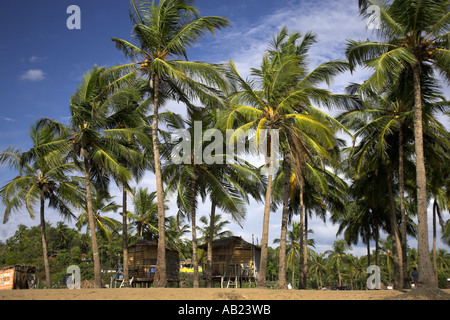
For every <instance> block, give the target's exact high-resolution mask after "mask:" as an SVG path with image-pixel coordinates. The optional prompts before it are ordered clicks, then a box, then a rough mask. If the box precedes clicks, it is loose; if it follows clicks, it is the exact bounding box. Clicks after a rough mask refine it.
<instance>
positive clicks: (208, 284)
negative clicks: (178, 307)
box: [206, 200, 216, 288]
mask: <svg viewBox="0 0 450 320" xmlns="http://www.w3.org/2000/svg"><path fill="white" fill-rule="evenodd" d="M209 219H210V220H209V236H208V253H207V259H206V287H207V288H212V254H213V249H212V243H213V241H214V220H215V219H216V202H215V201H214V200H212V203H211V215H210V217H209Z"/></svg>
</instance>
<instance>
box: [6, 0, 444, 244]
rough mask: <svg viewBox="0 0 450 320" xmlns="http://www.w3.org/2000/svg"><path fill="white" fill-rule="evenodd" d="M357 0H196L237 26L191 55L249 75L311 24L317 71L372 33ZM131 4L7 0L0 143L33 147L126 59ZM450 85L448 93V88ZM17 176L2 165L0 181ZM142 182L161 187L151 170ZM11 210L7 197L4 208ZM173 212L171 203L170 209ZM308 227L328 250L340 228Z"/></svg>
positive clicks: (253, 230) (361, 75)
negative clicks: (38, 126) (122, 48)
mask: <svg viewBox="0 0 450 320" xmlns="http://www.w3.org/2000/svg"><path fill="white" fill-rule="evenodd" d="M356 3H357V1H356V0H341V1H339V0H330V1H325V0H318V1H309V0H286V1H273V0H272V1H269V0H245V1H242V0H240V1H237V0H231V1H216V0H198V1H196V2H195V5H196V6H198V7H199V10H200V12H201V14H202V15H220V16H225V17H227V18H229V19H230V21H231V23H232V27H230V28H227V29H225V30H223V31H220V32H218V33H217V34H216V36H215V37H209V36H208V37H206V38H205V39H203V40H202V41H201V42H200V43H199V45H198V46H196V47H195V48H192V49H191V50H190V51H189V52H188V55H189V58H190V60H201V61H207V62H214V63H219V62H225V61H227V60H228V59H232V60H233V61H234V62H235V63H236V66H237V68H238V70H239V71H240V72H241V74H243V75H248V74H249V70H250V68H251V67H257V66H258V65H259V63H260V60H261V57H262V55H263V53H264V51H265V49H266V48H267V42H268V40H269V39H270V38H271V37H272V36H274V35H275V34H276V33H277V32H278V31H279V30H280V29H281V28H282V27H283V26H285V25H287V26H288V28H289V29H290V30H295V31H300V32H302V33H306V32H307V31H309V30H312V31H314V32H315V33H316V34H317V36H318V43H317V44H316V45H315V46H313V48H312V49H311V51H310V66H311V68H312V67H315V66H317V65H318V64H320V63H321V62H324V61H327V60H330V59H343V58H344V47H345V40H346V39H355V40H356V39H366V38H374V35H372V34H371V33H370V32H369V31H366V30H365V24H366V21H362V20H361V19H360V18H359V17H358V13H357V5H356ZM69 5H78V6H79V7H80V9H81V30H69V29H68V28H67V27H66V20H67V19H68V18H69V16H70V15H69V14H67V13H66V9H67V7H68V6H69ZM128 8H129V1H128V0H90V1H88V0H70V1H67V0H58V1H51V0H40V1H35V0H22V1H20V2H19V1H1V2H0V30H1V31H0V32H1V39H2V41H1V44H0V61H1V62H0V63H1V67H2V68H1V70H2V72H1V73H0V93H1V99H0V150H4V149H5V148H6V147H8V146H16V147H21V148H23V149H24V150H26V149H27V148H28V147H29V146H30V145H29V139H28V131H29V128H30V125H31V124H32V123H34V122H35V121H36V120H38V119H39V118H41V117H50V118H53V119H55V120H58V121H62V122H65V121H67V119H68V117H69V109H68V106H69V99H70V97H71V95H72V94H73V93H74V92H75V90H76V88H77V86H78V84H79V83H80V81H81V79H82V75H83V73H84V72H86V71H88V70H90V69H91V68H92V67H93V66H94V64H97V65H100V66H107V67H109V66H113V65H117V64H121V63H125V62H126V61H127V60H126V59H125V58H124V57H123V55H122V53H121V52H119V51H118V50H116V49H115V47H114V44H113V42H112V41H111V40H110V39H111V38H112V37H116V38H123V39H129V38H130V31H131V28H132V25H131V23H130V20H129V14H128ZM367 74H368V73H367V71H364V70H360V71H358V72H356V73H355V74H353V75H351V74H350V73H345V74H343V75H341V76H339V77H337V78H336V80H335V82H334V83H333V86H332V89H333V91H335V92H341V91H342V90H343V88H344V87H345V86H346V85H347V84H348V83H349V82H359V81H362V80H363V79H365V78H366V77H367ZM445 92H446V95H447V97H449V96H450V94H449V90H448V88H445ZM167 108H168V109H171V110H172V111H179V112H182V111H183V108H182V106H178V105H175V104H172V105H170V104H169V105H168V106H167ZM447 123H448V122H447ZM14 175H15V173H14V172H11V171H10V170H9V169H8V168H6V167H5V166H0V184H2V185H3V184H4V183H6V182H7V181H8V180H9V179H11V178H13V177H14ZM141 185H142V186H148V187H150V188H151V189H153V190H154V189H155V183H154V179H153V177H152V175H148V177H146V179H145V180H144V181H143V182H142V183H141ZM117 202H120V200H117ZM3 208H4V206H3V205H2V204H0V214H1V215H2V214H3V212H4V211H3ZM202 210H203V212H202ZM208 210H209V205H208V204H205V205H204V206H202V207H201V208H200V211H201V212H200V213H199V216H201V215H206V214H207V213H208ZM174 211H175V209H173V208H171V211H170V212H174ZM46 217H47V220H49V221H51V222H52V223H54V224H56V222H57V221H59V220H60V218H59V216H58V215H57V214H56V213H55V212H52V211H51V210H48V213H47V216H46ZM247 217H248V218H247V222H246V223H245V225H244V229H241V228H239V227H238V226H236V225H234V224H233V225H230V227H229V228H230V229H231V230H232V231H233V232H234V233H235V234H237V235H242V236H243V237H244V238H245V239H246V240H248V241H250V240H251V237H252V234H254V235H255V238H260V234H261V229H262V204H252V205H251V206H250V207H249V210H248V214H247ZM117 218H118V216H117ZM279 220H280V214H279V213H274V214H272V219H271V221H272V224H271V229H270V238H271V239H274V238H278V237H279V232H280V231H279V230H280V223H281V222H280V221H279ZM20 223H23V224H26V225H30V226H31V225H38V224H39V221H38V220H31V219H30V218H29V217H28V214H27V212H26V210H21V211H20V212H18V213H16V214H14V215H13V216H12V217H11V220H10V222H9V223H8V224H6V225H0V240H5V239H6V238H8V237H10V236H11V235H13V234H14V231H15V230H16V227H17V224H20ZM310 226H311V227H312V228H313V229H314V231H315V234H314V235H313V236H312V237H313V238H315V239H316V244H317V250H318V251H321V252H322V251H325V250H327V249H329V248H330V245H331V244H332V243H333V241H334V239H335V233H336V227H335V226H332V225H331V224H330V223H329V222H328V223H327V224H326V225H324V224H323V223H322V222H319V221H315V220H314V219H313V220H312V221H311V222H310ZM413 243H414V242H412V243H411V245H413ZM361 247H363V245H361ZM355 250H356V249H355ZM358 253H364V251H361V252H359V251H358Z"/></svg>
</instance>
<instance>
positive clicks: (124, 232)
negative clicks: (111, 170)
mask: <svg viewBox="0 0 450 320" xmlns="http://www.w3.org/2000/svg"><path fill="white" fill-rule="evenodd" d="M122 192H123V194H122V197H123V201H122V247H123V269H122V272H123V284H124V287H126V288H127V287H129V286H130V281H129V280H130V278H129V275H128V223H127V191H126V190H125V186H124V187H123V191H122Z"/></svg>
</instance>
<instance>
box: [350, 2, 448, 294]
mask: <svg viewBox="0 0 450 320" xmlns="http://www.w3.org/2000/svg"><path fill="white" fill-rule="evenodd" d="M365 2H368V3H372V4H375V5H377V6H378V7H379V8H380V29H379V30H378V34H379V36H380V38H381V40H382V41H383V42H371V41H349V44H348V47H347V50H346V54H347V57H348V59H349V61H350V63H351V65H352V66H354V65H356V64H361V65H367V66H369V67H371V68H373V69H374V70H375V72H374V74H373V75H372V76H371V78H370V79H369V80H368V81H367V85H371V86H375V87H378V88H381V87H382V86H385V85H386V84H387V83H395V81H396V79H398V77H399V76H401V74H402V72H403V71H404V70H407V69H410V70H412V74H413V79H414V91H413V92H414V138H415V149H416V182H417V213H418V214H417V215H418V220H419V224H418V228H419V233H418V235H419V236H418V245H419V255H420V266H419V273H420V279H421V283H422V284H423V285H424V286H430V287H434V288H436V287H437V282H436V280H435V277H434V275H433V272H432V266H431V262H430V261H429V253H428V248H429V247H428V246H429V242H428V223H427V191H426V190H427V178H426V170H425V159H424V147H423V146H424V144H423V115H422V92H421V89H422V88H421V77H423V76H424V70H426V65H427V64H431V65H432V66H434V67H435V68H436V69H437V70H438V71H440V72H441V73H442V74H443V76H444V77H445V78H447V79H449V75H450V69H449V66H450V51H449V46H450V42H449V41H448V17H449V14H448V1H446V0H424V1H416V0H406V1H400V0H395V1H393V2H392V4H388V3H385V2H383V3H381V2H380V3H378V2H376V1H365ZM360 4H361V2H360Z"/></svg>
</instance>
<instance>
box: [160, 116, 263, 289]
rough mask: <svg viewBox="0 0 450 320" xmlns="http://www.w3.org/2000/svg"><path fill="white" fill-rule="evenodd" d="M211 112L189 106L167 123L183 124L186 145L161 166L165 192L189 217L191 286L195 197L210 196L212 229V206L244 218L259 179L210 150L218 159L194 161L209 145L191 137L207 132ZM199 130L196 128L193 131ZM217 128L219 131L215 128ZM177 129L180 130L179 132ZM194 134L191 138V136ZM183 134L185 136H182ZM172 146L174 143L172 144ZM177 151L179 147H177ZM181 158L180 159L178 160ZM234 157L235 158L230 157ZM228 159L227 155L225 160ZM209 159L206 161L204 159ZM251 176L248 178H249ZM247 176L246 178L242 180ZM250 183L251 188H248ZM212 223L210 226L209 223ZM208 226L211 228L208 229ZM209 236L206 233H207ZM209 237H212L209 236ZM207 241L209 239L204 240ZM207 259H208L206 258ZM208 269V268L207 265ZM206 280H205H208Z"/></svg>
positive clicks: (196, 204)
mask: <svg viewBox="0 0 450 320" xmlns="http://www.w3.org/2000/svg"><path fill="white" fill-rule="evenodd" d="M213 119H214V115H213V113H211V112H210V111H209V110H207V109H191V110H190V111H189V119H188V120H185V121H184V123H180V122H172V123H171V124H170V126H174V127H173V128H174V129H175V128H176V129H177V130H180V129H181V128H183V127H184V126H186V130H185V131H183V133H181V135H185V134H188V137H189V138H187V137H184V138H183V140H184V141H183V143H182V144H183V145H184V147H186V149H184V150H182V151H183V154H182V155H181V157H180V155H179V154H178V155H173V156H174V157H173V158H172V161H173V162H172V163H170V164H168V165H167V166H166V167H165V168H164V176H165V177H166V179H167V192H172V193H175V194H176V199H177V203H178V208H179V210H180V211H181V212H182V213H183V214H184V216H185V217H187V219H188V220H190V221H191V224H192V226H191V232H192V250H193V254H192V262H193V266H194V287H196V286H198V260H197V227H196V212H197V206H198V199H199V198H200V197H201V198H202V199H203V200H205V199H206V198H207V197H209V198H210V201H211V205H212V210H211V215H210V219H211V220H210V222H212V223H210V224H211V225H210V233H211V230H212V232H214V229H213V228H214V225H213V223H214V221H215V210H216V208H219V209H222V210H223V211H225V212H227V213H229V214H231V217H232V219H233V220H235V221H236V222H238V223H239V224H242V221H243V220H244V218H245V207H244V203H245V201H248V195H247V194H252V193H254V192H255V190H260V188H259V187H258V184H259V179H258V175H257V174H255V170H254V169H253V168H251V167H250V166H245V164H244V165H242V164H240V163H239V162H235V163H233V164H229V163H227V164H226V163H225V162H226V158H227V155H225V154H214V155H212V157H213V158H216V160H220V161H214V162H211V163H206V161H205V163H198V162H197V161H194V158H195V155H196V154H198V152H200V153H201V154H203V153H204V150H205V149H206V148H207V147H209V143H208V142H207V141H206V140H207V139H206V138H204V139H201V140H202V141H197V140H196V139H195V137H196V136H197V135H199V134H200V135H201V137H206V136H207V128H210V127H211V125H212V122H211V121H212V120H213ZM197 130H201V131H200V132H196V131H197ZM217 132H219V131H217ZM179 133H180V132H179ZM192 137H194V139H192ZM185 138H187V139H185ZM174 150H176V147H175V148H174ZM179 151H181V150H179ZM182 159H183V161H180V160H182ZM234 160H237V159H236V158H234ZM229 161H230V160H229V159H228V160H227V162H229ZM208 162H209V161H208ZM249 177H250V178H252V179H250V178H249ZM246 179H247V181H246ZM251 187H253V191H252V190H250V188H251ZM211 226H212V227H211ZM211 228H212V229H211ZM208 238H210V236H209V237H208ZM211 241H212V240H211ZM208 242H210V241H209V240H208ZM209 260H210V259H208V261H209ZM208 270H209V268H208ZM208 282H209V281H208Z"/></svg>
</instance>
